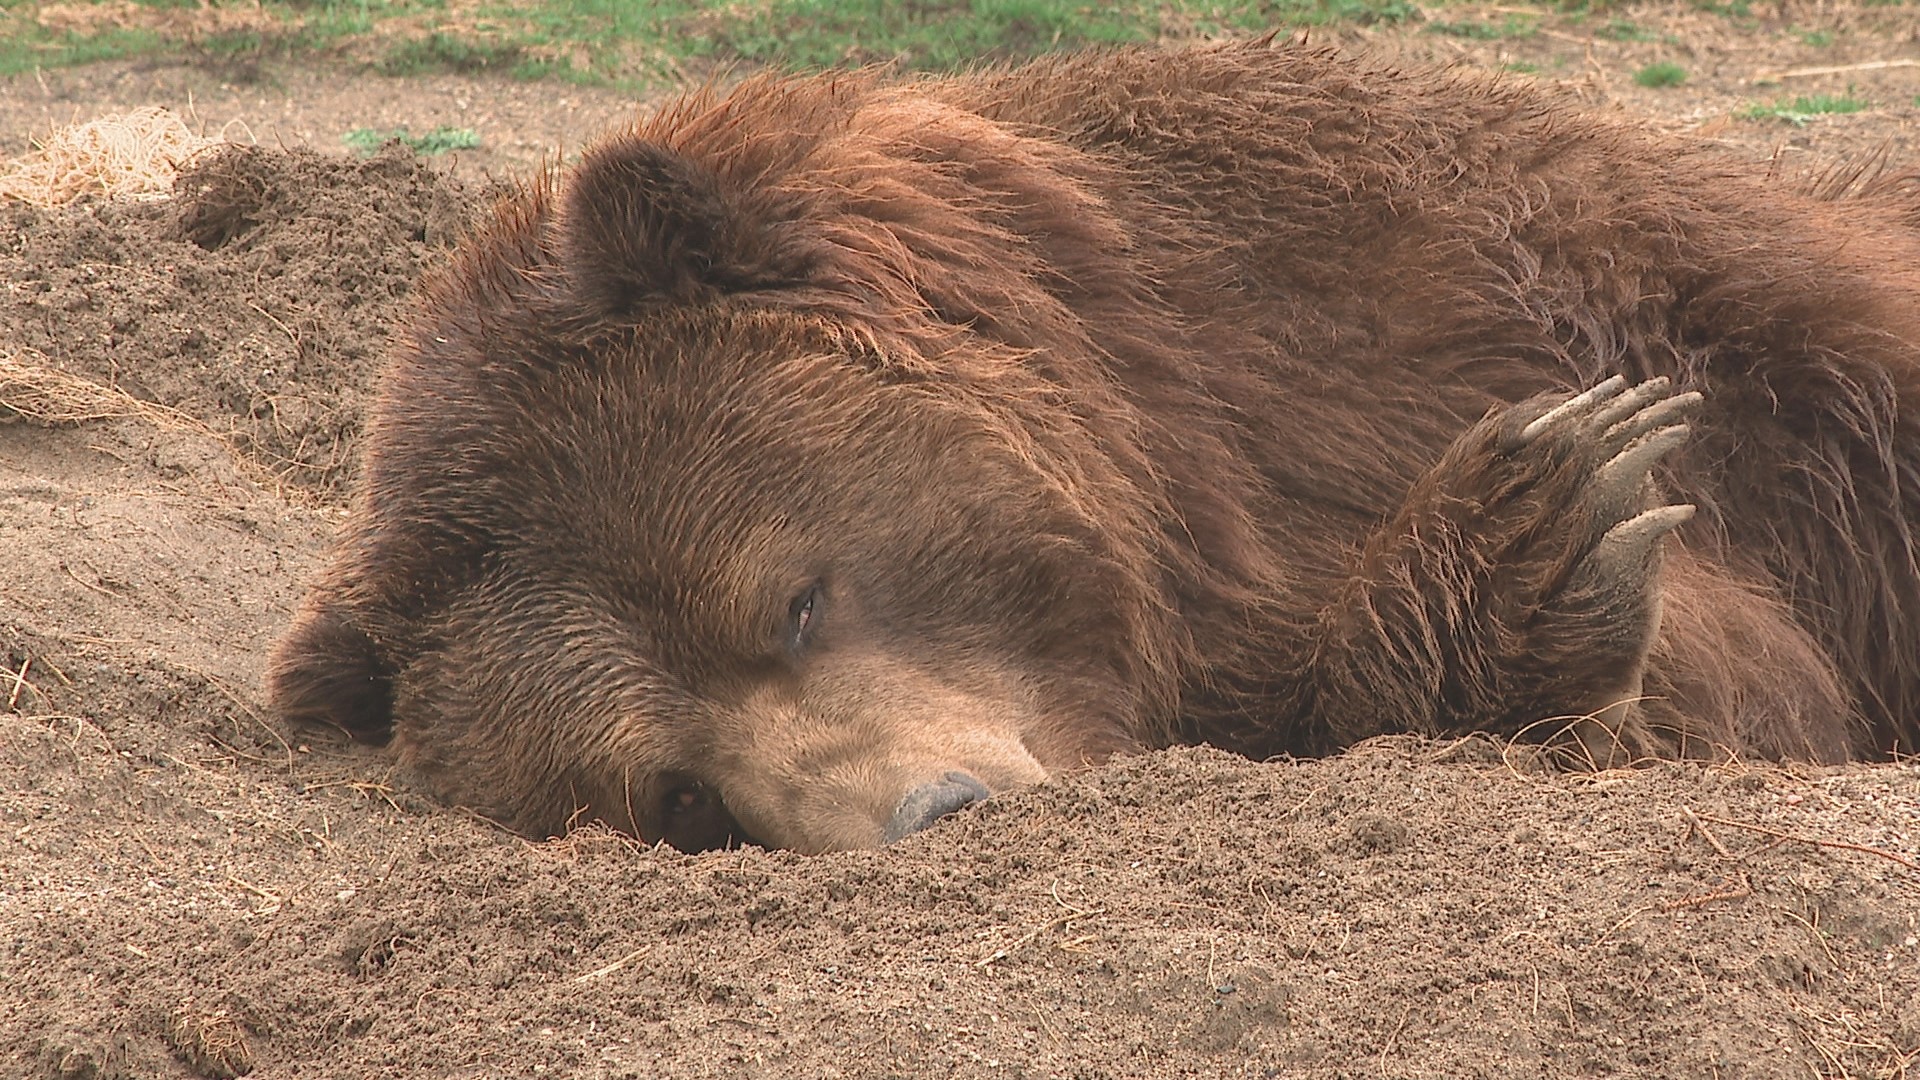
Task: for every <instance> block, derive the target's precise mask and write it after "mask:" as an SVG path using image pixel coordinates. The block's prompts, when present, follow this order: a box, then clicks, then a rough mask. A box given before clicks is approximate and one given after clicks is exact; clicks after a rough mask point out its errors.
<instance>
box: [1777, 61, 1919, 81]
mask: <svg viewBox="0 0 1920 1080" xmlns="http://www.w3.org/2000/svg"><path fill="white" fill-rule="evenodd" d="M1910 67H1920V60H1914V59H1911V58H1908V57H1901V58H1900V59H1898V60H1868V61H1866V62H1865V63H1862V64H1838V65H1835V66H1833V67H1808V68H1794V69H1792V70H1791V71H1760V72H1755V73H1754V76H1753V80H1752V81H1754V82H1775V81H1778V80H1780V79H1808V78H1812V77H1814V76H1816V75H1845V74H1847V73H1849V72H1854V71H1886V70H1888V69H1890V68H1910Z"/></svg>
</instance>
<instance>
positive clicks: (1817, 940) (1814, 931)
mask: <svg viewBox="0 0 1920 1080" xmlns="http://www.w3.org/2000/svg"><path fill="white" fill-rule="evenodd" d="M1780 914H1782V915H1785V916H1786V917H1787V918H1789V919H1792V920H1793V921H1794V922H1797V923H1799V924H1800V925H1801V926H1804V927H1806V928H1807V933H1808V934H1809V935H1811V936H1812V938H1813V943H1814V944H1815V945H1818V946H1820V951H1821V952H1823V953H1826V954H1827V963H1829V964H1832V965H1833V966H1834V967H1835V968H1838V967H1839V966H1840V958H1839V957H1837V956H1835V955H1833V950H1832V949H1831V948H1829V947H1828V945H1827V939H1826V935H1824V934H1822V933H1821V932H1820V927H1819V926H1817V925H1815V924H1814V923H1812V922H1810V921H1808V920H1807V919H1804V918H1802V917H1801V916H1799V915H1797V914H1795V913H1793V912H1791V911H1788V910H1787V909H1785V908H1781V909H1780Z"/></svg>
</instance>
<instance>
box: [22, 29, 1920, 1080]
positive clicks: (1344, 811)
mask: <svg viewBox="0 0 1920 1080" xmlns="http://www.w3.org/2000/svg"><path fill="white" fill-rule="evenodd" d="M1433 18H1435V19H1446V20H1456V21H1457V20H1463V19H1468V18H1477V19H1483V20H1486V21H1489V22H1491V23H1499V22H1500V21H1501V20H1503V19H1504V18H1506V11H1505V9H1499V8H1490V9H1484V10H1483V9H1471V10H1463V9H1445V10H1444V11H1440V12H1436V13H1433ZM1608 19H1618V20H1621V21H1629V22H1631V23H1632V24H1633V26H1634V27H1635V28H1636V30H1635V33H1636V34H1641V33H1644V34H1651V35H1655V36H1654V37H1652V38H1649V39H1648V40H1626V41H1620V40H1612V39H1609V38H1604V37H1596V36H1594V30H1595V29H1596V27H1597V26H1599V25H1602V24H1604V23H1606V20H1608ZM1619 33H1622V34H1624V33H1625V31H1624V30H1623V31H1619ZM1820 34H1826V35H1828V38H1830V39H1831V42H1830V43H1829V44H1825V45H1819V46H1815V45H1811V44H1808V43H1807V41H1806V40H1804V35H1813V36H1814V38H1815V40H1828V38H1821V37H1820V36H1819V35H1820ZM1349 36H1351V37H1353V38H1355V39H1356V41H1357V42H1358V43H1359V44H1361V45H1365V46H1367V47H1374V48H1387V49H1397V50H1402V51H1405V52H1407V53H1410V54H1420V55H1426V56H1435V57H1441V58H1448V57H1456V58H1461V59H1464V60H1466V61H1469V62H1476V63H1482V64H1498V63H1515V62H1524V63H1527V64H1531V65H1533V66H1535V67H1537V68H1539V70H1540V72H1541V74H1540V75H1539V76H1525V75H1519V74H1516V75H1515V76H1514V77H1516V78H1525V77H1537V78H1540V79H1541V80H1542V81H1546V82H1549V83H1552V84H1554V85H1556V86H1557V87H1558V88H1559V91H1560V92H1562V93H1564V94H1566V95H1568V96H1569V97H1570V98H1573V99H1578V100H1581V101H1584V102H1585V103H1586V104H1587V105H1588V106H1589V107H1594V108H1601V109H1612V110H1616V111H1619V112H1621V113H1623V114H1624V115H1628V116H1635V117H1641V118H1643V119H1642V121H1641V122H1648V123H1655V124H1658V125H1661V126H1664V127H1668V128H1671V129H1674V130H1676V131H1688V132H1691V133H1692V134H1693V135H1694V136H1695V137H1699V138H1708V139H1714V140H1718V141H1721V142H1723V143H1726V144H1727V145H1728V152H1729V153H1730V154H1738V155H1742V156H1745V157H1746V158H1748V159H1750V160H1755V161H1758V162H1760V163H1761V165H1762V167H1767V166H1766V163H1767V162H1768V161H1769V160H1771V162H1772V165H1771V167H1772V168H1774V169H1776V170H1777V171H1780V172H1783V173H1787V174H1789V175H1806V174H1809V173H1812V172H1818V171H1819V170H1822V169H1825V168H1830V167H1833V166H1834V165H1835V163H1836V162H1839V161H1842V160H1845V159H1849V158H1851V159H1854V160H1859V159H1860V158H1861V157H1862V156H1863V155H1865V156H1872V155H1874V154H1880V153H1885V154H1889V155H1891V156H1892V157H1894V158H1896V159H1900V160H1906V161H1912V160H1914V159H1915V157H1917V156H1920V141H1916V137H1917V136H1920V107H1916V106H1915V104H1914V102H1913V98H1914V95H1916V94H1920V68H1915V67H1913V66H1911V64H1909V65H1908V66H1899V65H1892V66H1879V67H1872V68H1861V67H1857V65H1861V64H1867V63H1877V64H1883V65H1885V64H1886V62H1890V61H1903V60H1904V61H1913V60H1915V59H1920V13H1917V12H1916V10H1915V9H1914V8H1912V7H1911V6H1909V7H1896V8H1880V7H1867V8H1851V7H1842V8H1837V9H1836V8H1834V7H1831V6H1827V5H1822V6H1819V7H1813V6H1805V7H1801V6H1792V7H1783V8H1769V9H1766V11H1764V12H1760V13H1757V14H1756V15H1754V16H1752V17H1751V18H1750V19H1748V20H1747V21H1746V22H1744V23H1743V22H1737V21H1733V20H1730V19H1728V18H1727V17H1725V16H1719V15H1712V14H1709V13H1707V12H1704V11H1698V10H1695V9H1691V8H1687V9H1681V8H1668V7H1659V8H1629V9H1619V10H1617V11H1616V12H1611V13H1609V14H1608V15H1607V16H1605V17H1598V16H1596V17H1594V18H1592V19H1590V20H1589V21H1588V23H1586V24H1584V25H1574V24H1571V23H1567V22H1565V21H1564V20H1557V21H1553V22H1550V23H1548V24H1544V25H1542V26H1541V27H1538V28H1536V30H1535V32H1534V33H1532V34H1530V35H1528V36H1525V37H1519V38H1513V39H1501V40H1492V41H1481V40H1473V39H1465V38H1455V37H1448V36H1445V35H1439V34H1434V33H1430V32H1422V31H1420V30H1419V29H1418V28H1415V29H1414V30H1411V31H1396V32H1393V33H1366V32H1359V31H1355V32H1351V33H1350V35H1349ZM1668 57H1673V58H1678V59H1680V60H1681V61H1682V62H1683V63H1684V64H1685V65H1686V66H1687V67H1688V68H1689V71H1690V72H1691V77H1690V79H1689V81H1688V83H1687V84H1686V85H1684V86H1682V87H1680V88H1677V89H1672V90H1648V89H1643V88H1639V87H1636V86H1634V85H1633V83H1632V81H1631V73H1632V72H1633V71H1634V70H1637V69H1638V68H1639V67H1641V66H1644V65H1645V64H1647V63H1650V62H1652V61H1653V60H1655V59H1662V58H1668ZM1849 65H1855V68H1854V70H1852V71H1851V72H1840V73H1836V74H1830V75H1793V74H1788V75H1786V76H1785V77H1780V73H1782V72H1787V73H1791V72H1793V71H1794V70H1796V69H1800V68H1808V67H1817V66H1825V67H1845V66H1849ZM1755 74H1763V75H1773V76H1775V81H1776V82H1777V84H1778V85H1777V86H1775V87H1772V88H1756V87H1754V85H1753V83H1752V79H1753V77H1754V76H1755ZM230 75H231V72H220V71H207V70H199V69H193V68H167V69H146V70H142V69H137V68H134V67H133V66H131V65H118V66H110V67H102V68H93V69H80V70H74V71H64V72H47V73H44V74H43V75H42V76H41V77H39V78H35V77H33V76H24V77H20V78H16V79H14V80H12V81H11V82H10V83H7V84H4V85H0V142H4V143H5V145H4V146H0V151H4V152H6V153H13V152H18V151H20V150H24V149H25V148H26V145H27V142H28V136H30V135H32V134H34V133H36V132H44V131H45V130H46V124H47V123H48V122H49V121H57V122H67V121H69V120H73V119H90V118H92V117H93V116H97V115H100V114H103V113H108V112H114V111H123V110H125V109H128V108H132V107H136V106H140V105H149V104H158V105H169V106H172V107H175V108H179V109H184V108H185V107H186V100H185V99H186V98H187V97H188V96H189V95H192V97H193V101H194V108H195V110H196V113H195V115H197V116H198V117H199V118H200V121H201V123H202V125H203V130H205V129H211V130H210V133H218V132H220V131H223V130H224V131H225V132H226V133H227V134H228V135H229V136H231V137H240V134H239V133H240V132H242V131H251V132H252V133H253V134H254V135H256V136H263V145H259V146H235V147H228V148H224V149H220V150H217V151H215V152H213V153H210V154H207V155H204V156H202V157H200V158H197V159H195V161H194V162H193V163H192V165H191V166H190V167H189V169H188V170H187V171H186V172H185V173H183V174H182V176H181V178H180V180H179V182H178V184H177V186H176V189H175V192H174V195H173V196H172V197H171V198H168V199H164V200H159V201H152V202H111V201H99V200H95V201H83V202H80V203H77V204H75V205H72V206H69V207H65V208H61V209H56V210H46V209H32V208H27V207H24V206H22V205H19V204H0V223H4V228H0V238H3V239H4V240H5V246H4V248H0V283H4V292H0V402H6V403H7V404H8V405H9V406H11V407H10V408H0V1075H6V1076H21V1077H69V1078H81V1077H194V1076H199V1077H223V1076H234V1075H242V1074H250V1075H254V1076H271V1077H336V1076H337V1077H372V1076H389V1075H392V1076H421V1077H474V1078H490V1077H507V1076H513V1077H526V1076H536V1075H546V1076H556V1077H559V1076H565V1077H575V1076H577V1077H642V1076H646V1077H652V1076H675V1077H678V1076H687V1077H789V1076H809V1077H813V1076H819V1077H830V1076H848V1077H915V1078H919V1077H927V1076H957V1077H1088V1078H1093V1077H1136V1076H1137V1077H1161V1076H1206V1077H1217V1076H1229V1077H1276V1076H1312V1077H1347V1076H1376V1075H1378V1076H1393V1077H1402V1076H1405V1077H1413V1076H1446V1077H1459V1076H1520V1075H1538V1076H1566V1075H1603V1074H1614V1075H1628V1076H1687V1077H1715V1076H1718V1077H1774V1076H1780V1077H1787V1076H1793V1077H1805V1076H1808V1075H1814V1076H1836V1077H1837V1076H1861V1077H1868V1076H1875V1077H1897V1076H1905V1075H1907V1074H1908V1073H1910V1072H1916V1071H1920V768H1916V767H1915V766H1913V765H1911V764H1894V765H1872V766H1866V765H1863V766H1853V767H1848V768H1840V769H1826V770H1816V769H1776V768H1761V767H1754V766H1749V765H1742V764H1735V763H1725V764H1721V765H1715V766H1699V765H1687V766H1680V765H1673V766H1661V767H1655V768H1648V769H1642V770H1637V771H1632V772H1616V773H1606V774H1601V775H1598V776H1569V775H1564V774H1557V773H1553V772H1548V771H1543V770H1541V769H1540V768H1538V767H1537V764H1536V763H1535V761H1534V760H1533V758H1532V756H1531V755H1530V754H1528V753H1527V752H1526V751H1525V750H1524V748H1503V747H1501V746H1498V745H1495V744H1493V743H1490V742H1487V741H1484V740H1478V739H1474V740H1467V741H1464V742H1460V743H1456V744H1445V745H1442V744H1432V743H1422V742H1418V741H1411V740H1398V739H1392V740H1378V741H1375V742H1373V743H1369V744H1366V745H1363V746H1361V747H1359V748H1357V749H1355V750H1353V751H1351V752H1349V753H1347V754H1345V755H1343V756H1341V757H1338V758H1334V759H1330V760H1325V761H1312V762H1275V763H1267V764H1255V763H1251V762H1247V761H1244V760H1241V759H1237V758H1233V757H1230V756H1227V755H1223V754H1220V753H1216V752H1213V751H1210V750H1205V749H1198V750H1183V751H1175V752H1169V753H1163V754H1155V755H1148V756H1144V757H1140V758H1135V759H1130V760H1126V761H1122V762H1118V763H1116V764H1114V765H1111V766H1109V767H1106V768H1103V769H1099V770H1095V771H1092V772H1089V773H1086V774H1084V775H1080V776H1076V777H1072V778H1069V779H1066V780H1063V781H1060V782H1058V783H1054V784H1050V785H1048V786H1046V787H1044V788H1040V789H1036V790H1032V791H1027V792H1022V793H1017V794H1014V795H1010V796H1006V797H1001V798H997V799H994V800H992V801H991V802H989V803H987V804H984V805H982V806H980V807H977V808H975V809H973V810H970V811H968V812H966V813H963V814H960V815H957V816H956V817H955V818H953V819H951V820H949V821H947V822H944V823H942V824H941V825H940V826H939V827H937V828H935V829H933V830H931V831H929V832H927V833H925V834H922V835H919V836H916V837H913V838H910V839H909V840H908V841H906V842H904V843H902V844H900V845H897V846H895V847H893V848H891V849H888V850H886V851H884V852H866V853H853V854H845V855H835V856H827V857H819V858H799V857H795V856H792V855H788V854H785V853H780V852H764V851H760V850H757V849H748V850H742V851H734V852H723V853H715V854H709V855H703V856H683V855H679V854H676V853H673V852H670V851H661V850H652V849H646V848H642V847H639V846H637V845H635V844H633V843H632V842H631V841H628V840H626V839H623V838H621V837H618V836H614V835H611V834H608V833H604V832H601V831H597V830H592V829H588V830H583V831H578V832H575V833H574V834H572V835H570V836H568V837H566V838H564V839H560V840H554V841H547V842H541V843H533V842H529V841H527V840H524V839H521V838H518V837H515V836H513V835H511V834H508V833H506V832H503V831H502V830H500V829H498V828H496V827H494V826H492V825H491V824H489V823H487V822H485V821H482V820H479V819H477V818H474V817H472V816H471V815H468V814H466V813H463V812H462V811H460V810H458V809H455V808H449V807H445V806H441V805H437V804H435V803H433V802H431V801H430V800H427V799H424V798H422V797H420V796H419V795H417V794H415V793H414V792H413V791H412V790H410V788H409V783H408V778H407V777H406V776H404V775H397V774H395V773H394V772H393V771H392V770H391V768H390V766H389V764H388V762H387V761H386V759H385V758H384V757H383V756H382V755H381V754H380V753H379V752H377V751H370V750H365V749H361V748H356V747H353V746H350V745H346V744H343V743H338V742H333V741H329V740H324V739H318V738H313V737H311V736H305V735H299V734H296V733H294V732H291V731H288V730H286V729H285V728H283V727H282V726H281V725H280V724H279V723H278V722H277V721H276V720H275V719H274V718H273V717H272V716H270V715H268V714H267V713H266V712H265V711H264V708H263V706H262V697H261V691H260V668H261V663H262V658H263V656H264V653H265V650H266V648H267V646H268V644H269V643H270V641H271V640H272V638H273V636H274V635H275V634H276V633H278V632H279V630H280V629H281V628H282V627H283V626H284V625H285V622H286V619H287V617H288V613H289V611H290V609H291V607H292V605H293V604H294V603H295V602H296V600H297V598H298V596H299V593H300V589H301V587H302V583H303V582H304V581H305V580H306V578H307V577H308V575H309V574H311V573H312V572H313V571H314V569H315V567H316V565H317V560H318V557H319V553H320V551H321V550H322V547H323V545H324V543H325V541H326V538H327V536H328V535H329V534H330V532H331V531H332V529H333V528H334V527H335V525H336V523H337V521H338V517H339V513H340V508H341V506H342V505H343V501H344V499H345V497H346V495H347V493H348V492H349V491H350V490H351V487H352V485H353V483H354V465H353V461H354V451H355V445H356V441H357V438H358V434H359V430H360V422H361V417H362V415H363V413H364V408H365V402H366V395H367V391H368V386H369V383H370V380H371V378H372V376H373V374H374V372H375V370H376V368H377V366H378V364H379V359H380V355H381V349H382V347H383V341H384V339H385V335H386V333H387V332H388V330H389V328H390V327H391V326H392V325H393V323H394V321H395V319H396V318H397V316H398V313H399V312H400V311H401V310H402V308H403V305H404V304H405V302H406V296H407V293H408V291H409V289H410V287H411V285H412V282H413V281H414V280H415V279H416V277H417V275H418V274H419V273H420V272H421V271H422V270H423V269H425V268H429V267H431V266H433V265H434V264H435V263H437V262H438V261H439V260H441V259H443V258H444V257H445V256H446V253H447V251H448V250H449V248H450V247H451V245H453V244H454V243H455V242H457V240H458V238H459V236H460V235H461V233H462V231H463V230H464V229H465V228H466V227H467V225H468V223H469V222H470V221H471V219H472V216H473V215H474V214H475V213H476V212H477V211H478V210H479V209H480V208H481V207H483V206H484V205H485V203H486V202H487V201H488V200H489V199H490V198H492V197H493V196H494V194H495V193H496V192H497V190H498V188H497V185H498V184H499V183H501V182H505V181H506V180H508V179H509V178H511V177H513V176H515V175H520V174H523V173H524V171H525V170H526V169H528V168H531V167H532V166H533V165H534V164H535V163H536V162H537V161H538V160H539V159H540V157H541V156H542V154H565V153H567V152H570V151H571V150H572V149H575V148H577V146H578V145H579V143H580V142H581V141H583V140H584V139H585V138H586V136H587V133H588V132H590V131H591V130H593V129H594V128H597V127H600V126H603V125H604V124H606V123H610V122H613V121H614V120H615V119H617V118H618V117H619V116H621V115H624V114H625V113H626V112H628V111H629V110H630V108H631V103H629V102H625V101H622V100H619V99H618V98H617V97H615V96H613V95H610V94H603V93H600V92H589V91H577V90H575V89H573V88H566V89H564V90H561V89H556V88H553V87H528V86H526V85H522V84H505V83H498V84H496V83H487V82H480V81H475V80H460V79H454V78H452V77H446V78H440V79H433V80H424V81H421V82H418V83H414V84H405V85H400V84H391V83H387V82H385V81H382V80H371V79H369V77H367V76H364V75H354V74H341V73H331V74H330V73H327V72H313V71H284V72H272V71H270V72H266V73H264V74H263V73H258V72H256V73H254V76H253V78H252V81H250V82H245V83H244V84H236V83H234V82H233V81H232V80H231V79H230V78H228V76H230ZM223 79H224V80H225V81H224V82H223V81H222V80H223ZM1848 83H1852V84H1853V86H1854V88H1855V89H1854V92H1855V93H1856V94H1858V95H1859V96H1862V97H1865V98H1868V99H1870V100H1872V101H1873V102H1874V103H1875V104H1874V107H1873V108H1872V109H1871V110H1869V111H1866V112H1862V113H1858V114H1854V115H1852V116H1845V117H1833V118H1823V119H1820V120H1817V121H1814V122H1812V123H1809V124H1808V125H1806V126H1805V127H1793V126H1790V125H1787V124H1784V123H1777V122H1770V123H1764V124H1762V123H1754V122H1751V121H1737V120H1734V119H1732V118H1730V116H1729V115H1728V114H1729V112H1730V110H1731V109H1732V108H1734V107H1735V106H1736V105H1738V104H1741V103H1744V102H1748V101H1752V100H1756V99H1758V100H1773V99H1777V98H1786V97H1789V96H1792V95H1795V94H1801V93H1816V92H1841V91H1844V90H1845V88H1846V86H1847V84H1848ZM223 86H224V87H225V89H222V87H223ZM416 91H417V92H416ZM376 101H380V102H386V103H388V104H385V105H380V106H377V107H376V106H375V105H373V104H371V103H373V102H376ZM459 102H465V103H466V104H465V105H459V104H458V103H459ZM379 109H389V110H391V111H389V112H379V111H378V110H379ZM462 110H464V112H463V111H462ZM460 115H466V116H469V117H478V116H485V117H488V118H489V119H488V120H487V122H486V123H484V124H479V123H476V124H469V125H467V126H475V127H476V129H477V130H479V131H480V133H481V135H482V138H483V140H485V143H484V145H485V146H487V147H489V149H487V150H486V151H485V152H484V153H483V154H478V155H474V154H470V155H464V156H462V157H461V158H459V159H457V160H452V161H447V160H441V161H435V162H431V163H429V162H422V161H419V160H416V159H414V158H413V157H411V156H410V155H408V154H406V153H403V152H399V151H394V150H389V151H385V152H382V153H381V154H379V155H376V156H374V157H372V158H366V159H360V158H354V157H350V156H348V155H347V154H346V153H345V152H344V150H342V149H340V148H339V144H338V142H337V139H338V134H339V132H341V131H344V130H346V129H348V128H352V127H359V126H392V125H395V124H399V123H406V124H409V125H410V126H412V127H414V129H415V130H425V129H427V128H430V127H433V126H436V125H438V124H443V123H458V122H459V116H460Z"/></svg>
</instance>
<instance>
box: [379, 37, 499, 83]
mask: <svg viewBox="0 0 1920 1080" xmlns="http://www.w3.org/2000/svg"><path fill="white" fill-rule="evenodd" d="M524 55H525V51H524V48H523V47H522V46H520V45H517V44H514V43H512V42H508V41H483V40H476V39H472V38H467V37H463V36H460V35H456V34H446V33H432V34H428V35H427V36H425V37H421V38H412V39H409V40H406V41H401V42H399V43H397V44H395V45H394V46H393V47H391V48H389V49H388V50H387V53H386V55H385V56H382V57H381V58H380V59H379V60H378V61H376V62H375V63H374V65H373V66H374V70H376V71H378V72H379V73H380V74H382V75H424V74H428V73H431V72H443V71H451V72H457V73H459V74H463V75H471V74H473V73H475V72H481V71H496V72H498V71H512V70H513V69H514V68H515V67H516V66H518V65H519V63H520V61H521V59H522V58H523V56H524Z"/></svg>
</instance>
